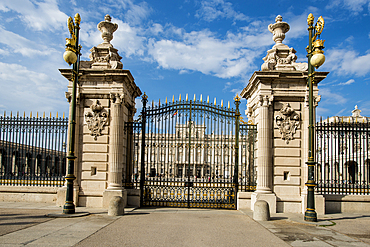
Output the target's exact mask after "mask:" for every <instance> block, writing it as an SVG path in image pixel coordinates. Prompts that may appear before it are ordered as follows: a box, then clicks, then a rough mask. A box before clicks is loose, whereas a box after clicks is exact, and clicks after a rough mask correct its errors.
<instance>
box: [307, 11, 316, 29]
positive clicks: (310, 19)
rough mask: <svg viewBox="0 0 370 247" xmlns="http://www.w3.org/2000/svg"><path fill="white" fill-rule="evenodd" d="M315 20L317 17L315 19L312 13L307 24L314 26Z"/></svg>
mask: <svg viewBox="0 0 370 247" xmlns="http://www.w3.org/2000/svg"><path fill="white" fill-rule="evenodd" d="M314 19H315V17H313V14H312V13H310V14H309V15H308V17H307V24H308V25H309V26H311V25H313V21H314Z"/></svg>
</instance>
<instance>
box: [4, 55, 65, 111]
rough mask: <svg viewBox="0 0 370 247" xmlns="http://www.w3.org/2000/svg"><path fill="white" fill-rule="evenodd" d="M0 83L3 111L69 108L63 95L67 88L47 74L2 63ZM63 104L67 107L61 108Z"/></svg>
mask: <svg viewBox="0 0 370 247" xmlns="http://www.w3.org/2000/svg"><path fill="white" fill-rule="evenodd" d="M0 82H1V89H2V90H1V91H0V98H1V99H2V102H3V105H4V106H3V109H10V110H14V111H16V110H22V111H24V110H25V111H52V110H54V109H63V108H64V109H67V107H68V104H67V102H66V101H64V99H63V93H61V92H63V90H65V89H66V88H65V86H63V84H62V83H60V82H58V81H56V80H54V79H53V78H51V77H50V76H49V75H47V74H45V73H38V72H35V71H31V70H29V69H27V68H26V67H24V66H21V65H18V64H7V63H2V62H0ZM20 99H21V100H20ZM63 103H64V104H65V107H63V106H61V105H63Z"/></svg>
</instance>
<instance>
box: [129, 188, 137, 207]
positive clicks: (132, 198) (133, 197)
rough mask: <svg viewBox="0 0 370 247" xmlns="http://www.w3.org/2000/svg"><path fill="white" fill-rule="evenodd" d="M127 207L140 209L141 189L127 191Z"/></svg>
mask: <svg viewBox="0 0 370 247" xmlns="http://www.w3.org/2000/svg"><path fill="white" fill-rule="evenodd" d="M126 191H127V205H129V206H133V207H140V189H126Z"/></svg>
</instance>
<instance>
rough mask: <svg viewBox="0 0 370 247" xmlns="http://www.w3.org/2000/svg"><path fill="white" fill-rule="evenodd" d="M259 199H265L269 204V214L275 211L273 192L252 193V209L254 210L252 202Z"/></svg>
mask: <svg viewBox="0 0 370 247" xmlns="http://www.w3.org/2000/svg"><path fill="white" fill-rule="evenodd" d="M259 200H263V201H266V202H267V203H268V204H269V208H270V213H271V214H274V213H276V195H275V194H274V193H268V194H265V193H258V192H254V193H252V197H251V209H252V211H254V204H255V203H256V202H257V201H259Z"/></svg>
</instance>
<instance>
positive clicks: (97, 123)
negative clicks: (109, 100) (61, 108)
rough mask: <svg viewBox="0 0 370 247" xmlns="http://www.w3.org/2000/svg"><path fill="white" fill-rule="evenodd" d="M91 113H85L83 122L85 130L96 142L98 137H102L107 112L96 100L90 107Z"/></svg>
mask: <svg viewBox="0 0 370 247" xmlns="http://www.w3.org/2000/svg"><path fill="white" fill-rule="evenodd" d="M90 109H91V112H87V113H85V122H86V124H87V128H88V129H89V130H90V135H92V136H94V139H95V140H97V137H98V136H101V135H102V133H101V132H102V130H103V128H104V125H105V124H106V123H107V121H108V112H107V111H106V110H105V109H104V107H103V106H102V105H101V104H100V102H99V100H96V101H95V103H94V104H92V105H91V106H90Z"/></svg>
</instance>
